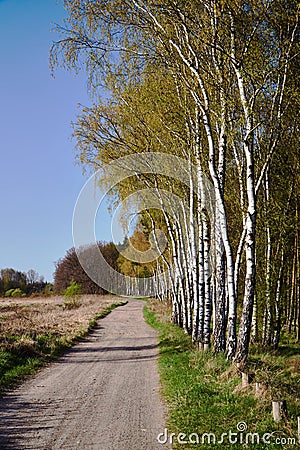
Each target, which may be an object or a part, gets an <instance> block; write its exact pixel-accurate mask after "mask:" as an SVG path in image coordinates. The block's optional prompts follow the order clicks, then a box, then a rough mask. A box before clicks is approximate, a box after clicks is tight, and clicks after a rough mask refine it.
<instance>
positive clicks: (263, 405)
mask: <svg viewBox="0 0 300 450" xmlns="http://www.w3.org/2000/svg"><path fill="white" fill-rule="evenodd" d="M162 308H165V307H163V306H161V305H159V303H158V302H151V303H149V304H148V306H147V307H145V310H144V314H145V319H146V321H147V322H148V323H149V325H151V326H152V327H153V328H155V329H156V330H157V331H158V334H159V351H160V356H159V371H160V377H161V383H162V390H163V395H164V397H165V399H166V401H167V405H168V407H169V414H168V416H169V417H168V423H167V432H165V433H164V435H161V437H160V439H161V442H164V441H165V439H166V438H168V442H170V441H172V448H173V449H179V448H184V449H209V448H213V449H232V450H233V449H242V448H255V449H265V448H266V449H272V448H276V449H290V448H294V449H296V448H300V446H299V443H298V439H297V415H300V403H299V383H298V382H299V380H298V381H297V379H296V376H295V378H294V379H293V377H291V371H290V367H291V365H292V366H293V365H294V364H295V363H294V360H295V356H294V352H292V355H291V358H293V359H291V360H290V362H291V364H288V363H287V358H284V356H283V355H280V354H279V355H278V354H277V355H271V354H267V355H266V354H264V355H263V354H259V353H256V354H254V355H252V356H251V358H250V367H252V368H253V367H254V366H255V367H258V366H259V368H260V370H259V373H260V375H261V376H262V374H263V373H267V375H268V377H269V386H271V388H269V387H268V389H267V390H266V391H265V393H264V394H263V395H261V396H260V397H256V396H255V393H254V390H253V389H254V387H253V385H251V384H250V385H249V386H248V387H247V388H243V389H241V379H240V374H239V373H238V372H237V370H236V369H235V368H234V367H233V365H232V364H231V363H230V362H228V361H227V360H226V358H225V357H224V355H223V354H217V355H214V354H213V353H212V352H211V351H206V352H203V351H202V352H200V351H199V350H197V349H196V348H195V347H194V346H193V345H192V344H191V340H190V337H189V336H186V335H185V334H184V333H183V331H182V330H181V329H180V328H178V327H176V326H174V325H172V324H171V323H169V321H168V320H167V317H169V315H168V314H167V313H166V310H165V309H164V310H163V311H162ZM298 376H299V373H298ZM278 379H280V385H282V384H285V388H288V387H289V389H287V390H289V392H290V397H289V398H286V397H285V398H286V400H287V403H288V419H287V420H285V421H282V422H279V423H275V422H274V421H273V418H272V414H271V397H272V396H273V395H274V389H275V391H276V380H277V381H278ZM272 380H275V383H274V385H273V384H272ZM297 386H298V387H297ZM286 392H287V391H286ZM277 393H278V391H277ZM278 394H279V393H278ZM297 396H298V397H297ZM162 431H163V430H162ZM171 433H174V435H173V436H172V434H171ZM180 433H184V435H180ZM225 433H227V434H225ZM247 433H249V434H248V436H247ZM162 448H163V446H162Z"/></svg>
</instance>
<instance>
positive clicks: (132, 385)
mask: <svg viewBox="0 0 300 450" xmlns="http://www.w3.org/2000/svg"><path fill="white" fill-rule="evenodd" d="M143 306H144V302H142V301H139V300H129V301H128V304H127V305H125V306H122V307H118V308H117V309H115V310H114V311H112V312H111V313H110V314H109V315H108V316H107V317H106V318H105V319H102V320H100V321H99V322H98V326H97V327H96V329H95V330H94V332H93V333H92V334H90V335H89V336H88V337H87V338H86V339H84V340H83V341H82V342H80V343H79V344H78V345H76V346H75V347H73V348H72V349H71V350H70V351H68V353H66V354H65V355H64V356H63V357H62V358H60V359H59V360H58V361H57V362H55V363H53V364H50V365H49V366H48V367H46V368H44V369H43V370H42V371H40V372H39V373H38V374H37V375H35V376H34V377H32V378H31V379H30V380H28V381H26V382H25V383H24V384H22V386H20V387H19V388H17V389H16V390H14V391H13V392H11V393H9V394H8V395H6V396H5V397H4V398H2V399H0V449H14V450H18V449H34V450H38V449H43V450H52V449H81V450H88V449H95V450H143V449H145V450H152V449H153V450H156V449H164V448H166V446H164V445H161V444H159V443H158V442H157V439H156V438H157V435H158V434H159V433H161V432H162V431H163V430H164V427H165V421H164V419H165V413H166V411H165V408H164V406H163V404H162V401H161V398H160V396H159V376H158V372H157V354H158V349H157V336H156V333H155V331H154V330H153V329H152V328H151V327H149V326H148V325H147V324H146V323H145V322H144V319H143V312H142V310H143Z"/></svg>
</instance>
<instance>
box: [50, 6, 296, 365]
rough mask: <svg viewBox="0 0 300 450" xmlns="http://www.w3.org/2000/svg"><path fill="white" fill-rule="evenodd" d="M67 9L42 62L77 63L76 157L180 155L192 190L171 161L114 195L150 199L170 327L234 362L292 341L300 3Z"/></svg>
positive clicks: (147, 213) (135, 176)
mask: <svg viewBox="0 0 300 450" xmlns="http://www.w3.org/2000/svg"><path fill="white" fill-rule="evenodd" d="M64 5H65V8H66V10H67V13H68V17H67V19H66V21H65V24H64V26H58V31H59V32H60V34H61V39H60V41H59V42H57V43H55V44H54V45H53V47H52V50H51V63H52V65H53V67H54V66H55V65H57V64H61V65H62V66H64V67H66V68H68V69H70V68H71V69H74V68H75V69H78V68H81V67H84V68H85V69H86V71H87V75H88V79H89V85H90V88H91V92H93V93H94V94H95V103H94V105H93V106H91V107H90V108H83V109H82V112H81V115H80V116H79V117H78V120H77V123H76V124H75V126H74V135H75V137H76V139H77V158H78V160H79V161H80V163H81V164H82V165H83V166H85V167H87V168H90V169H91V170H98V169H99V168H101V167H102V168H103V167H104V166H105V165H106V164H107V163H109V162H112V161H117V160H118V158H120V157H124V156H127V155H139V154H147V153H149V155H150V154H151V155H152V154H153V153H157V155H158V154H161V153H164V154H167V155H172V156H176V157H178V158H180V159H181V160H184V161H185V170H186V176H187V180H188V183H183V182H182V181H181V180H180V177H178V176H177V174H176V173H174V174H173V179H172V180H171V179H170V176H169V174H170V171H172V167H167V165H168V162H167V161H168V159H167V158H166V167H165V170H166V172H165V173H166V175H164V174H163V173H161V172H158V170H154V171H153V173H152V174H151V173H150V172H147V174H140V173H136V172H135V171H134V168H133V169H132V176H127V177H126V179H124V180H123V181H122V182H121V183H119V186H118V188H117V189H115V190H114V192H112V194H111V195H112V196H115V197H114V198H115V199H116V198H118V199H119V200H121V201H122V200H124V199H125V198H126V197H127V196H128V195H130V194H131V193H134V192H137V191H143V190H145V189H146V190H148V191H151V192H152V193H153V195H154V196H156V198H157V201H158V204H159V205H160V208H151V207H150V208H148V209H147V210H144V211H142V212H141V213H140V223H142V225H143V227H144V230H145V234H146V235H150V230H154V236H155V230H158V229H161V230H164V232H165V234H166V236H167V238H168V243H169V246H168V248H167V250H165V251H164V252H163V253H162V254H161V256H160V258H158V259H157V261H156V263H155V264H154V265H153V267H152V269H151V270H152V272H153V273H155V274H156V275H157V295H158V296H160V297H161V298H162V299H169V300H170V301H171V302H172V320H173V322H174V323H177V324H178V325H180V326H181V327H183V328H184V330H185V332H186V333H188V334H190V335H191V338H192V339H193V341H194V342H195V343H197V345H199V348H208V347H209V346H211V345H212V346H213V347H214V349H215V351H217V352H220V351H222V352H226V354H227V357H228V358H229V359H234V360H235V361H236V363H237V364H243V362H244V361H245V360H246V359H247V356H248V352H249V345H250V342H251V341H252V342H260V343H261V345H263V346H266V347H273V348H275V349H276V348H277V347H278V345H279V341H280V336H281V334H282V331H283V330H285V331H287V332H288V333H292V336H293V337H295V338H296V339H298V340H299V339H300V304H299V302H300V293H299V290H300V287H299V272H300V269H299V100H300V96H299V94H300V92H299V88H300V83H299V49H300V45H299V43H300V42H299V4H298V2H297V1H294V0H284V1H282V0H274V1H268V0H264V1H258V0H249V1H244V0H208V1H202V0H189V1H180V0H164V1H156V0H154V1H151V2H149V1H147V0H130V1H129V0H125V1H123V0H122V1H121V0H109V1H101V0H96V1H91V0H88V1H82V0H76V1H75V2H74V1H68V0H65V2H64ZM100 87H101V89H103V88H105V89H107V91H108V92H109V96H108V98H107V97H102V98H101V94H100V89H99V88H100ZM126 169H128V168H126ZM175 169H176V168H175ZM175 172H176V170H175ZM105 176H106V177H109V174H105ZM207 180H208V184H209V188H207V186H206V181H207ZM100 182H105V180H100ZM166 190H167V191H170V192H171V193H172V194H174V197H173V198H175V196H176V199H177V200H176V201H177V204H176V205H175V204H174V205H173V204H172V201H171V200H170V198H168V200H166V198H165V197H164V194H163V192H165V191H166ZM162 273H163V274H164V275H163V276H160V274H162ZM158 286H159V287H158Z"/></svg>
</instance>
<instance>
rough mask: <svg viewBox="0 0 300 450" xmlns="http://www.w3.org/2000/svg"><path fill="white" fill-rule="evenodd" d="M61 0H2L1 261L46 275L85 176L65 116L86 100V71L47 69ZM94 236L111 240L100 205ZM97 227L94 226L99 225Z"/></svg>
mask: <svg viewBox="0 0 300 450" xmlns="http://www.w3.org/2000/svg"><path fill="white" fill-rule="evenodd" d="M64 16H65V11H64V9H63V7H62V2H61V1H60V0H0V155H1V158H0V211H1V212H0V268H5V267H12V268H14V269H16V270H21V271H26V272H27V271H28V270H29V269H34V270H36V271H37V272H39V274H40V275H43V276H44V277H45V279H46V280H48V281H52V275H53V272H54V262H55V261H57V260H58V259H59V258H61V257H63V256H64V254H65V252H66V250H67V249H69V248H70V247H72V246H73V242H72V214H73V208H74V205H75V202H76V199H77V196H78V194H79V192H80V189H81V188H82V186H83V185H84V183H85V181H86V178H85V177H84V176H83V175H82V168H81V167H79V166H76V165H75V164H74V146H75V142H74V141H73V140H72V139H71V135H72V128H71V122H72V121H74V120H75V119H76V116H77V115H78V113H79V108H78V104H82V105H89V104H91V100H90V98H89V96H88V94H87V89H86V78H85V74H84V73H82V74H80V75H79V76H77V77H75V75H74V74H72V73H69V72H65V71H63V70H57V71H56V72H55V79H53V78H52V77H51V74H50V70H49V49H50V46H51V42H52V41H53V40H55V38H57V36H55V34H54V33H51V28H53V24H54V23H62V19H63V17H64ZM102 219H103V220H101V218H100V221H99V224H98V229H97V239H98V240H106V241H109V240H111V234H110V226H109V218H108V215H107V214H105V213H103V218H102ZM99 227H100V228H99Z"/></svg>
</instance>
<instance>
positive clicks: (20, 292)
mask: <svg viewBox="0 0 300 450" xmlns="http://www.w3.org/2000/svg"><path fill="white" fill-rule="evenodd" d="M51 290H52V286H51V284H50V283H47V282H45V280H44V277H43V276H40V275H39V274H38V272H36V271H35V270H33V269H30V270H28V271H27V272H21V271H19V270H15V269H12V268H6V269H1V270H0V296H2V297H24V296H30V295H32V294H45V293H46V294H47V295H48V294H50V293H51Z"/></svg>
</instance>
